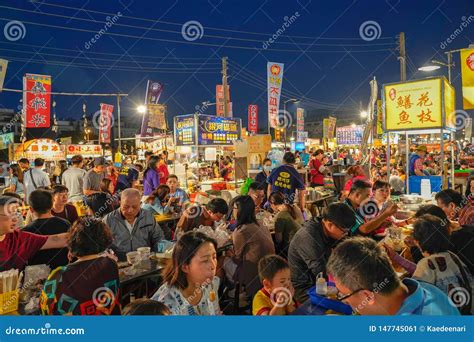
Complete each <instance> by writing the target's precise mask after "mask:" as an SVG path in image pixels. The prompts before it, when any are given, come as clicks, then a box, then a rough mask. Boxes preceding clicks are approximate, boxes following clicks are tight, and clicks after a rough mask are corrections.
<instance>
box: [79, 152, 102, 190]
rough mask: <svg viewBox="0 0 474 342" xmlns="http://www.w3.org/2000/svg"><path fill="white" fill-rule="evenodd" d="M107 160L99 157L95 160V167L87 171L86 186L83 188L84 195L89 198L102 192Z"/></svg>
mask: <svg viewBox="0 0 474 342" xmlns="http://www.w3.org/2000/svg"><path fill="white" fill-rule="evenodd" d="M105 167H106V162H105V158H102V157H97V158H95V159H94V167H93V168H92V169H90V170H89V171H87V173H86V175H85V177H84V185H83V187H82V189H83V191H84V195H86V196H89V195H92V194H95V193H96V192H100V182H101V181H102V179H104V178H105Z"/></svg>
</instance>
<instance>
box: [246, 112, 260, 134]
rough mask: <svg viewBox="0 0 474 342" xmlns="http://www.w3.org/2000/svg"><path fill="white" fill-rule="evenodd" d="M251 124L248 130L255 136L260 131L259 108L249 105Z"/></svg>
mask: <svg viewBox="0 0 474 342" xmlns="http://www.w3.org/2000/svg"><path fill="white" fill-rule="evenodd" d="M248 119H249V124H248V129H249V132H251V133H253V134H257V131H258V106H257V105H249V117H248Z"/></svg>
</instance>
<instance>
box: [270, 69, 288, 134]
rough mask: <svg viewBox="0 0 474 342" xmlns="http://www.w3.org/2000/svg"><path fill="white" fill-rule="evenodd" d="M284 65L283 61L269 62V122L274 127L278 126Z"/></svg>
mask: <svg viewBox="0 0 474 342" xmlns="http://www.w3.org/2000/svg"><path fill="white" fill-rule="evenodd" d="M283 66H284V65H283V63H273V62H268V63H267V87H268V94H267V105H268V122H269V124H270V127H272V128H276V127H278V109H279V108H280V95H281V86H282V82H283Z"/></svg>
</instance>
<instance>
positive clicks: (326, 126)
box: [323, 119, 329, 139]
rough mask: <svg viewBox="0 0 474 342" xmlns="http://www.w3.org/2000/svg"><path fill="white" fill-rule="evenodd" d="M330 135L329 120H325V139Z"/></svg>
mask: <svg viewBox="0 0 474 342" xmlns="http://www.w3.org/2000/svg"><path fill="white" fill-rule="evenodd" d="M328 135H329V119H323V139H327V138H328Z"/></svg>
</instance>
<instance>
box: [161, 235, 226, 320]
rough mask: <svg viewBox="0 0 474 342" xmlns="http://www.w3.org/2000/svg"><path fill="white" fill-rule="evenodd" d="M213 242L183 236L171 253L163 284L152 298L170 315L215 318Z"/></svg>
mask: <svg viewBox="0 0 474 342" xmlns="http://www.w3.org/2000/svg"><path fill="white" fill-rule="evenodd" d="M216 248H217V243H216V242H215V241H214V240H213V239H211V238H209V237H207V236H206V235H204V234H203V233H199V232H188V233H185V234H184V235H183V236H182V237H181V238H180V239H179V240H178V241H177V242H176V245H175V247H174V250H173V257H172V264H170V265H169V266H168V267H167V268H166V269H165V271H164V273H163V281H164V283H163V285H162V286H161V287H160V288H159V289H158V291H156V293H155V294H154V295H153V297H152V299H153V300H156V301H159V302H162V303H164V304H165V305H166V306H167V307H168V308H169V309H170V311H171V313H172V315H183V316H193V315H199V316H212V315H219V314H220V309H219V298H218V296H217V291H218V289H219V278H218V277H216V276H215V275H216V268H217V253H216Z"/></svg>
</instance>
